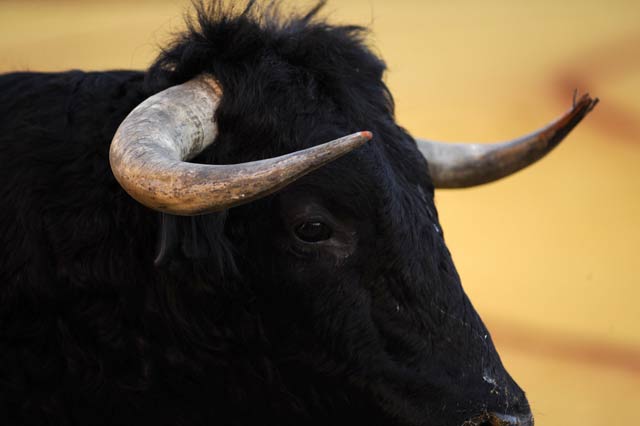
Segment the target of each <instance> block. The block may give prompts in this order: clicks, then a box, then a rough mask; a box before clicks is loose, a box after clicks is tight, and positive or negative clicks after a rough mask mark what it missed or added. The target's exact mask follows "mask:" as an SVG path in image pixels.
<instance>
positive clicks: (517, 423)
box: [489, 413, 533, 426]
mask: <svg viewBox="0 0 640 426" xmlns="http://www.w3.org/2000/svg"><path fill="white" fill-rule="evenodd" d="M489 417H492V418H493V420H494V422H493V423H490V425H491V426H533V416H532V415H531V413H529V414H525V415H519V416H514V415H510V414H499V413H491V414H489Z"/></svg>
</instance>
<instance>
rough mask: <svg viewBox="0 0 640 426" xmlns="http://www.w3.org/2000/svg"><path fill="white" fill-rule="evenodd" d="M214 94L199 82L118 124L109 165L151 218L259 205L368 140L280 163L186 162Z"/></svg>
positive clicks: (196, 148) (207, 129)
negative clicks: (258, 201) (251, 203)
mask: <svg viewBox="0 0 640 426" xmlns="http://www.w3.org/2000/svg"><path fill="white" fill-rule="evenodd" d="M221 97H222V91H221V89H220V86H219V85H218V84H217V82H216V81H215V80H214V79H213V78H212V77H210V76H206V75H200V76H198V77H196V78H194V79H193V80H190V81H188V82H186V83H184V84H181V85H178V86H174V87H171V88H169V89H166V90H164V91H162V92H160V93H157V94H155V95H154V96H151V97H150V98H148V99H147V100H145V101H144V102H142V103H141V104H140V105H138V106H137V107H136V108H135V109H134V110H133V111H132V112H131V113H130V114H129V115H128V116H127V118H126V119H125V120H124V121H123V122H122V124H121V125H120V127H119V128H118V131H117V132H116V134H115V136H114V138H113V141H112V143H111V149H110V152H109V161H110V163H111V169H112V171H113V174H114V176H115V177H116V179H117V180H118V182H119V183H120V185H121V186H122V187H123V188H124V189H125V190H126V191H127V192H128V193H129V194H130V195H131V196H132V197H133V198H135V199H136V200H138V201H139V202H140V203H142V204H144V205H145V206H147V207H149V208H152V209H154V210H158V211H162V212H166V213H171V214H176V215H198V214H205V213H210V212H214V211H220V210H224V209H227V208H230V207H233V206H236V205H239V204H243V203H247V202H249V201H252V200H255V199H258V198H261V197H264V196H265V195H268V194H270V193H272V192H274V191H277V190H278V189H280V188H282V187H284V186H286V185H287V184H289V183H291V182H293V181H295V180H296V179H298V178H300V177H301V176H303V175H305V174H307V173H309V172H310V171H312V170H314V169H316V168H318V167H320V166H322V165H324V164H326V163H329V162H331V161H333V160H335V159H336V158H338V157H340V156H342V155H344V154H346V153H348V152H349V151H351V150H353V149H355V148H357V147H358V146H360V145H362V144H363V143H365V142H366V141H368V140H369V139H371V137H372V135H371V133H370V132H359V133H354V134H353V135H350V136H345V137H343V138H340V139H336V140H334V141H331V142H327V143H325V144H322V145H318V146H315V147H312V148H309V149H305V150H302V151H296V152H293V153H291V154H288V155H283V156H281V157H275V158H269V159H266V160H261V161H254V162H250V163H242V164H233V165H209V164H193V163H187V162H186V161H187V160H189V159H191V158H193V157H195V156H196V155H198V154H199V153H200V152H202V150H204V149H205V148H206V147H207V146H209V145H211V144H212V143H213V141H214V140H215V138H216V135H217V127H216V123H215V121H214V116H215V111H216V108H217V107H218V104H219V103H220V99H221Z"/></svg>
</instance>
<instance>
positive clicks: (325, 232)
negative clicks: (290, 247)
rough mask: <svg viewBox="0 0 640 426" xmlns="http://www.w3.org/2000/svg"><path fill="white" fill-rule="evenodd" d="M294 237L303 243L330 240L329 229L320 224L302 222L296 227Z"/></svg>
mask: <svg viewBox="0 0 640 426" xmlns="http://www.w3.org/2000/svg"><path fill="white" fill-rule="evenodd" d="M294 231H295V234H296V237H298V238H299V239H300V240H302V241H304V242H305V243H317V242H320V241H324V240H328V239H329V238H331V233H332V231H331V228H330V227H329V226H327V225H326V224H324V223H322V222H303V223H301V224H300V225H298V226H296V227H295V229H294Z"/></svg>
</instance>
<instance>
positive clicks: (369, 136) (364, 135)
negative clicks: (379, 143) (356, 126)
mask: <svg viewBox="0 0 640 426" xmlns="http://www.w3.org/2000/svg"><path fill="white" fill-rule="evenodd" d="M359 134H360V137H361V138H363V139H365V140H366V141H370V140H371V139H372V138H373V133H371V132H370V131H368V130H365V131H363V132H360V133H359Z"/></svg>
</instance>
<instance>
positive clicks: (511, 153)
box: [416, 94, 598, 188]
mask: <svg viewBox="0 0 640 426" xmlns="http://www.w3.org/2000/svg"><path fill="white" fill-rule="evenodd" d="M597 103H598V99H597V98H596V99H592V98H591V97H590V96H589V95H588V94H585V95H583V96H582V97H581V98H580V99H579V100H578V101H577V102H576V101H575V99H574V103H573V106H572V108H571V109H569V111H567V112H566V113H565V114H564V115H563V116H562V117H560V118H558V119H557V120H555V121H554V122H552V123H550V124H549V125H547V126H546V127H543V128H542V129H539V130H537V131H535V132H533V133H531V134H529V135H527V136H523V137H521V138H518V139H514V140H512V141H507V142H501V143H493V144H477V143H470V144H469V143H441V142H433V141H428V140H424V139H417V140H416V142H417V144H418V148H419V149H420V151H421V152H422V154H423V155H424V156H425V157H426V158H427V161H428V162H429V171H430V172H431V179H432V181H433V184H434V186H435V187H436V188H466V187H470V186H475V185H481V184H483V183H488V182H491V181H494V180H497V179H500V178H503V177H506V176H508V175H510V174H512V173H515V172H517V171H518V170H520V169H523V168H525V167H527V166H528V165H530V164H533V163H535V162H536V161H538V160H539V159H540V158H542V157H544V156H545V155H546V154H547V153H549V152H550V151H551V150H552V149H553V148H555V147H556V146H557V145H558V144H559V143H560V142H561V141H562V139H564V137H565V136H566V135H567V134H568V133H569V132H570V131H571V130H572V129H573V128H574V127H575V126H576V125H577V124H578V123H579V122H580V121H581V120H582V119H583V118H584V116H586V115H587V114H588V113H589V112H590V111H591V110H592V109H593V107H595V106H596V104H597Z"/></svg>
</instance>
